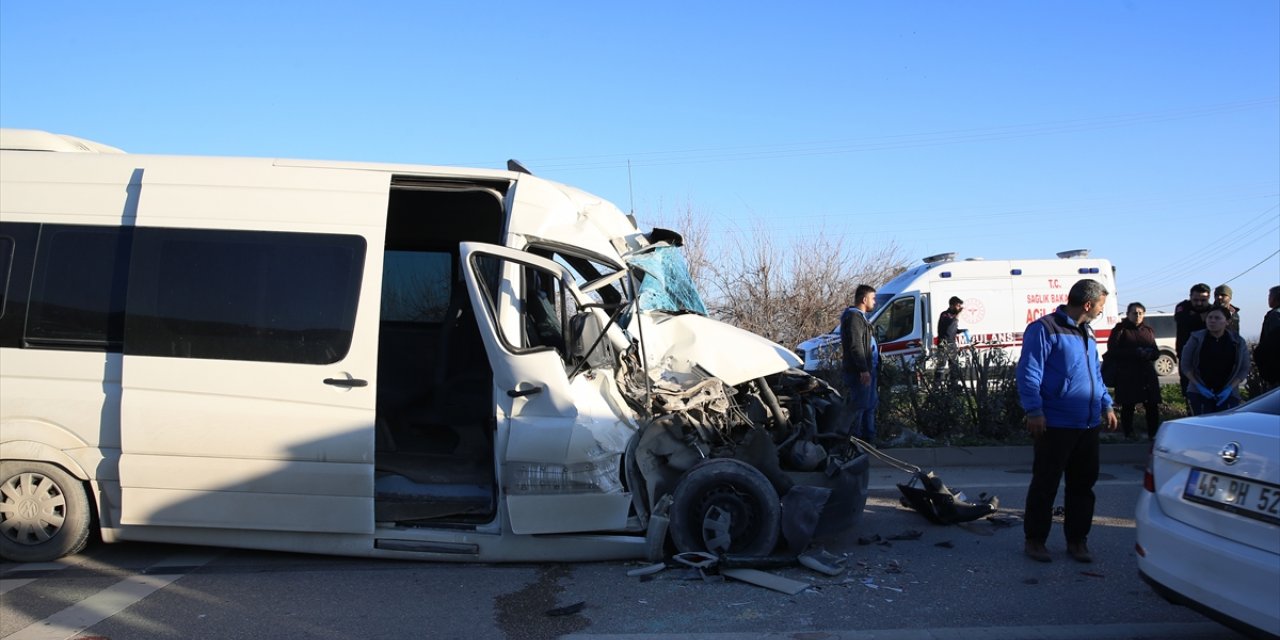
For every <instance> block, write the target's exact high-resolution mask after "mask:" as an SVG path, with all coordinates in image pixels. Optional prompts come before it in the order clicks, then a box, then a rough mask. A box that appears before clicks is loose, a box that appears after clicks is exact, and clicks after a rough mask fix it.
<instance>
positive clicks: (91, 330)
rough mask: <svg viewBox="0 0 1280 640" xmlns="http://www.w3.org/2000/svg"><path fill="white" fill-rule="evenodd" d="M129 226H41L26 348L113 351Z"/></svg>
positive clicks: (119, 333)
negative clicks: (44, 347)
mask: <svg viewBox="0 0 1280 640" xmlns="http://www.w3.org/2000/svg"><path fill="white" fill-rule="evenodd" d="M132 231H133V229H132V228H131V227H91V226H78V225H52V224H50V225H44V226H43V227H42V228H41V230H40V240H39V242H38V243H37V244H38V246H37V248H36V264H35V273H34V276H33V278H32V286H31V301H30V306H29V308H28V312H27V314H28V315H27V329H26V333H25V337H26V341H27V343H28V344H29V345H31V346H50V347H57V348H71V349H91V350H95V351H96V350H107V351H119V350H120V347H121V342H122V339H123V335H124V302H125V290H126V278H127V275H128V264H129V246H130V243H131V239H132V236H133V234H132Z"/></svg>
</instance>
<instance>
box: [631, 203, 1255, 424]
mask: <svg viewBox="0 0 1280 640" xmlns="http://www.w3.org/2000/svg"><path fill="white" fill-rule="evenodd" d="M657 220H658V222H657V223H656V226H659V227H666V228H671V229H676V230H678V231H679V232H680V233H681V235H682V236H683V237H684V241H685V251H684V253H685V257H686V260H687V261H688V263H689V271H690V274H691V275H692V276H693V279H694V282H695V283H696V284H697V286H698V289H699V291H701V292H702V294H703V296H704V298H705V300H704V302H705V303H706V305H707V308H708V310H709V313H710V314H711V316H712V317H714V318H716V319H718V320H723V321H725V322H728V323H729V324H732V325H734V326H737V327H741V328H743V329H746V330H748V331H751V332H753V333H756V334H759V335H762V336H764V337H766V338H769V339H770V340H773V341H774V342H777V343H778V344H781V345H783V346H786V347H789V348H794V347H795V345H797V344H799V343H800V342H802V341H804V340H807V339H809V338H812V337H814V336H817V335H821V334H824V333H827V332H829V331H831V329H832V327H834V326H835V325H836V323H837V322H839V318H840V314H841V312H843V311H844V309H845V308H846V307H847V306H848V304H849V301H850V300H852V299H853V292H854V289H856V288H857V286H858V285H859V284H862V283H867V284H870V285H872V286H874V287H877V288H879V287H880V286H881V285H883V284H884V283H885V282H888V281H889V280H891V279H892V278H893V277H894V276H896V275H898V274H899V273H901V272H902V271H904V270H905V269H906V268H907V267H908V266H909V265H910V264H911V263H912V262H913V260H912V259H911V258H908V257H907V256H906V254H905V252H904V251H903V250H902V249H901V248H900V247H899V246H897V245H896V244H888V245H881V246H876V247H866V246H857V247H854V246H851V245H850V243H849V242H848V241H847V239H846V238H845V237H844V236H842V235H838V234H822V233H819V234H816V235H814V236H812V237H807V238H803V239H793V240H789V241H782V240H778V239H777V238H776V237H775V236H774V235H773V234H772V233H770V232H769V230H768V229H767V228H765V226H764V225H763V224H761V223H759V222H756V223H753V224H752V225H751V226H750V228H749V230H748V229H743V228H739V229H736V230H735V232H733V233H724V234H718V237H716V238H713V237H712V234H711V233H709V230H708V224H707V220H706V218H705V217H701V216H699V215H698V214H696V213H695V212H694V210H693V207H692V206H689V205H686V206H685V207H684V208H683V209H682V210H680V211H678V212H676V213H675V214H674V215H663V214H661V213H660V214H659V215H658V216H657ZM1250 350H1251V351H1252V348H1251V349H1250ZM941 359H942V356H941V355H940V354H939V353H938V352H937V351H934V352H932V353H931V354H929V356H928V357H924V358H917V359H915V360H914V361H912V362H909V363H904V362H903V361H902V360H900V359H895V358H889V359H886V360H885V361H884V363H883V364H882V368H881V371H880V405H879V410H878V413H877V416H876V423H877V426H878V431H879V435H880V437H881V439H882V440H884V441H886V442H889V443H892V444H894V445H896V446H947V445H983V444H988V445H990V444H1025V443H1027V442H1029V438H1028V437H1027V435H1026V429H1025V427H1024V414H1023V411H1022V408H1021V406H1020V405H1019V403H1018V391H1017V384H1016V382H1015V379H1014V367H1015V366H1016V364H1017V363H1016V361H1012V360H1010V359H1009V358H1008V356H1006V355H1005V353H1004V352H1003V351H1000V350H997V349H979V348H977V347H976V346H973V345H969V346H966V347H963V348H961V349H959V350H958V354H957V358H956V363H955V364H956V368H955V369H953V368H952V367H951V366H949V365H948V363H946V362H945V361H942V360H941ZM832 365H833V366H832V367H831V369H830V370H827V371H822V372H819V375H820V376H822V377H823V378H825V379H826V380H827V381H828V382H829V383H831V384H832V386H834V387H835V388H837V389H841V390H842V391H843V386H844V383H843V382H842V381H841V379H840V376H839V374H838V371H837V365H838V362H835V363H832ZM939 371H941V374H939V373H938V372H939ZM1263 390H1264V384H1263V383H1262V381H1261V379H1260V378H1259V377H1258V374H1257V369H1256V367H1255V368H1254V371H1253V372H1252V374H1251V375H1250V377H1249V379H1248V381H1247V382H1246V383H1245V385H1244V389H1243V390H1242V394H1243V396H1244V397H1245V398H1249V397H1251V396H1254V395H1257V394H1259V393H1261V392H1262V391H1263ZM1160 413H1161V418H1162V419H1163V420H1172V419H1175V418H1180V417H1183V416H1185V415H1187V405H1186V400H1185V399H1183V397H1182V394H1181V393H1180V391H1179V389H1178V385H1177V384H1176V383H1174V384H1168V385H1164V386H1163V387H1162V388H1161V404H1160ZM1146 419H1147V418H1146V415H1145V412H1144V411H1143V409H1142V408H1141V407H1139V408H1138V410H1137V412H1136V414H1135V415H1134V431H1135V433H1138V434H1145V433H1146ZM1143 437H1145V436H1143ZM1104 439H1106V440H1115V439H1123V437H1122V436H1120V435H1119V434H1115V435H1108V436H1104Z"/></svg>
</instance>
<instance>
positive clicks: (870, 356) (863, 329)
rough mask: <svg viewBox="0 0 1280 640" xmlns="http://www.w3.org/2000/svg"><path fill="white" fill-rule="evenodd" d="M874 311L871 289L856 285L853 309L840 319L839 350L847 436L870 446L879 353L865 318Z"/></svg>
mask: <svg viewBox="0 0 1280 640" xmlns="http://www.w3.org/2000/svg"><path fill="white" fill-rule="evenodd" d="M875 308H876V290H875V288H874V287H872V286H871V285H867V284H860V285H858V288H857V289H856V290H854V292H853V306H852V307H849V308H847V309H845V310H844V313H843V314H841V315H840V350H841V355H842V359H843V363H842V364H843V374H844V384H845V388H846V389H847V390H848V392H847V393H848V396H847V397H846V398H845V401H846V403H847V406H848V407H849V413H850V420H851V421H852V426H851V428H850V432H851V433H852V434H853V435H855V436H858V437H859V438H862V439H863V440H866V441H867V442H870V443H872V444H875V441H876V405H877V404H878V403H879V401H880V394H879V393H877V391H876V377H877V376H876V369H877V367H878V366H879V364H880V353H879V349H878V346H877V345H876V338H875V336H874V335H872V332H871V322H870V321H869V320H868V319H867V317H868V316H869V315H870V314H871V312H872V311H874V310H875Z"/></svg>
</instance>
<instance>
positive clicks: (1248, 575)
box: [1135, 389, 1280, 638]
mask: <svg viewBox="0 0 1280 640" xmlns="http://www.w3.org/2000/svg"><path fill="white" fill-rule="evenodd" d="M1143 485H1144V488H1145V489H1146V491H1144V492H1143V493H1142V495H1141V496H1140V497H1139V499H1138V509H1137V516H1136V520H1137V544H1136V546H1135V548H1136V550H1137V553H1138V571H1139V572H1140V573H1141V575H1142V578H1143V579H1144V580H1146V581H1147V583H1148V584H1150V585H1151V586H1152V588H1154V589H1155V590H1156V592H1157V593H1159V594H1160V595H1162V596H1164V597H1165V598H1167V599H1169V600H1170V601H1172V602H1174V603H1176V604H1181V605H1186V606H1189V607H1191V608H1193V609H1196V610H1197V611H1200V612H1201V613H1204V614H1205V615H1207V616H1209V617H1211V618H1213V619H1215V620H1217V621H1218V622H1221V623H1223V624H1226V625H1228V626H1230V627H1233V628H1235V629H1237V630H1239V631H1242V632H1244V633H1247V634H1249V635H1253V636H1257V637H1270V638H1280V389H1277V390H1273V391H1271V392H1269V393H1267V394H1264V395H1262V396H1260V397H1258V398H1255V399H1254V400H1252V401H1250V402H1248V403H1245V404H1244V405H1241V406H1240V407H1237V408H1236V409H1233V410H1230V411H1224V412H1222V413H1214V414H1209V415H1202V416H1193V417H1187V418H1182V419H1180V420H1173V421H1170V422H1166V423H1164V424H1163V425H1161V427H1160V432H1159V435H1158V436H1157V437H1156V441H1155V445H1154V447H1153V450H1152V454H1151V460H1150V462H1149V463H1148V466H1147V473H1146V475H1145V477H1144V479H1143Z"/></svg>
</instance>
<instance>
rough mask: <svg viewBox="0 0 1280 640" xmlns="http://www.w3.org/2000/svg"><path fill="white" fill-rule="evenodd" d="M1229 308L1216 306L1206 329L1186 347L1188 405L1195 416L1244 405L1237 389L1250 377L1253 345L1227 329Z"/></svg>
mask: <svg viewBox="0 0 1280 640" xmlns="http://www.w3.org/2000/svg"><path fill="white" fill-rule="evenodd" d="M1229 315H1230V312H1229V311H1227V309H1225V308H1223V307H1220V306H1217V305H1214V307H1213V308H1211V309H1209V312H1208V313H1207V314H1206V315H1205V317H1204V325H1205V328H1204V329H1201V330H1199V331H1195V332H1192V334H1191V337H1190V338H1189V339H1187V345H1186V346H1185V347H1183V349H1182V362H1181V365H1180V366H1181V368H1182V374H1183V375H1185V376H1187V405H1188V406H1187V408H1188V409H1190V410H1191V414H1192V415H1200V414H1203V413H1214V412H1217V411H1222V410H1223V409H1230V408H1232V407H1235V406H1237V405H1239V404H1240V393H1239V391H1238V390H1237V388H1238V387H1239V386H1240V385H1241V384H1243V383H1244V380H1245V378H1247V377H1248V376H1249V348H1248V347H1247V346H1245V343H1244V339H1243V338H1241V337H1240V336H1238V335H1236V334H1234V333H1232V332H1230V331H1228V330H1227V318H1228V317H1229Z"/></svg>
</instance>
